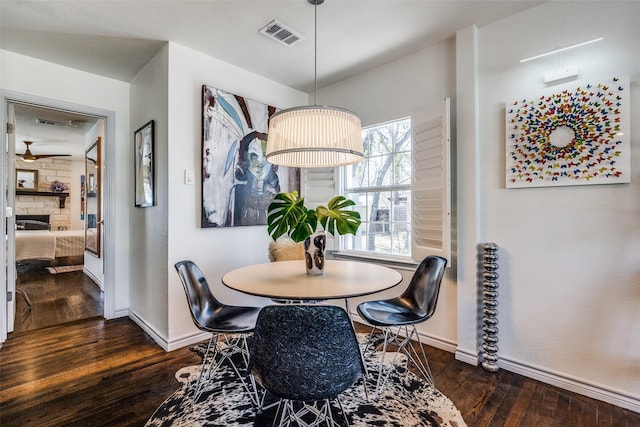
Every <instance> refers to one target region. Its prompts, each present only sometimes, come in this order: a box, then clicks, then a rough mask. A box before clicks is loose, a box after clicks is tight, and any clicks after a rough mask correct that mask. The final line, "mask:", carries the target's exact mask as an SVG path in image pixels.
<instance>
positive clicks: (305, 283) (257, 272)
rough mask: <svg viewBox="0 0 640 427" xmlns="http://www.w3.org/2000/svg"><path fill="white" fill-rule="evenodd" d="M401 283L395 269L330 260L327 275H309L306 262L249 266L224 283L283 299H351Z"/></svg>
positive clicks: (227, 274) (230, 276) (264, 295)
mask: <svg viewBox="0 0 640 427" xmlns="http://www.w3.org/2000/svg"><path fill="white" fill-rule="evenodd" d="M401 281H402V275H401V274H400V273H398V272H397V271H396V270H393V269H391V268H388V267H384V266H381V265H377V264H369V263H365V262H357V261H342V260H327V261H326V263H325V271H324V274H322V275H319V276H310V275H308V274H307V270H306V269H305V264H304V261H297V260H296V261H278V262H268V263H264V264H256V265H249V266H246V267H241V268H238V269H236V270H233V271H230V272H228V273H226V274H225V275H224V276H223V277H222V283H224V284H225V285H226V286H227V287H229V288H231V289H234V290H236V291H240V292H243V293H246V294H250V295H257V296H261V297H267V298H282V299H309V300H312V299H332V298H351V297H357V296H362V295H368V294H372V293H375V292H380V291H383V290H385V289H389V288H391V287H393V286H395V285H397V284H398V283H400V282H401Z"/></svg>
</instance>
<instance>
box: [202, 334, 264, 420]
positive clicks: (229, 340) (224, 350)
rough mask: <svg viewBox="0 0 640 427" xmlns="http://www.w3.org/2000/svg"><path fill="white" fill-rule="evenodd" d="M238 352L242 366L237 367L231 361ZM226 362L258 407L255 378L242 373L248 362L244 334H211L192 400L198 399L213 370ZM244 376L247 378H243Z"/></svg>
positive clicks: (247, 348)
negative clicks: (222, 341) (221, 339)
mask: <svg viewBox="0 0 640 427" xmlns="http://www.w3.org/2000/svg"><path fill="white" fill-rule="evenodd" d="M220 335H222V337H223V340H224V343H223V344H224V346H221V345H220ZM237 353H239V354H240V357H241V360H240V363H242V364H243V365H244V367H241V368H239V367H238V364H237V363H236V362H234V361H233V358H232V357H233V355H234V354H237ZM225 361H226V362H228V363H229V364H230V365H231V368H232V369H233V371H234V373H235V374H236V376H237V378H238V379H239V380H240V382H241V383H242V386H243V387H244V388H245V390H246V391H247V393H248V394H249V398H250V399H251V403H252V404H253V405H254V406H255V407H256V408H259V407H260V404H261V402H260V399H259V393H258V388H257V385H256V384H255V380H254V379H253V377H252V376H250V375H248V374H243V372H241V371H244V372H246V371H247V369H246V367H247V366H248V364H249V346H248V343H247V336H246V334H239V335H236V336H232V337H229V336H227V335H225V334H213V335H211V338H210V339H209V344H208V345H207V350H206V352H205V355H204V357H203V359H202V365H201V370H200V375H199V376H198V380H197V381H196V384H195V386H194V387H193V388H194V392H193V396H192V402H193V403H195V402H197V401H198V399H199V398H200V396H201V395H202V392H203V391H204V388H205V385H206V383H207V382H208V381H209V380H210V379H211V378H212V377H213V375H214V374H215V372H216V371H217V370H218V368H220V366H222V364H223V363H224V362H225ZM245 376H246V377H247V378H245Z"/></svg>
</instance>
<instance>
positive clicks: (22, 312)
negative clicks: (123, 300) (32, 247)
mask: <svg viewBox="0 0 640 427" xmlns="http://www.w3.org/2000/svg"><path fill="white" fill-rule="evenodd" d="M16 288H17V289H18V290H19V292H17V293H16V317H15V325H14V332H24V331H30V330H34V329H40V328H46V327H48V326H52V325H58V324H61V323H66V322H72V321H74V320H80V319H87V318H91V317H101V316H102V315H103V313H104V311H103V307H104V299H103V292H102V291H101V290H100V288H99V287H98V285H97V284H96V283H95V282H94V281H93V280H91V278H90V277H89V276H87V275H85V274H84V273H83V272H82V271H73V272H67V273H59V274H51V273H49V272H48V271H47V270H46V268H45V266H44V265H42V264H40V263H37V262H32V263H30V264H29V265H21V266H19V268H18V280H17V283H16ZM27 301H29V302H30V303H31V306H29V305H28V304H27Z"/></svg>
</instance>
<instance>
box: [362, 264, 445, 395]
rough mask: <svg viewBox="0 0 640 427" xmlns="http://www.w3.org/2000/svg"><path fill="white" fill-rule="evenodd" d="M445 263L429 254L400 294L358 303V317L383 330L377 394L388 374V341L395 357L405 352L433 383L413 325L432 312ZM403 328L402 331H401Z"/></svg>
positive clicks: (422, 320)
mask: <svg viewBox="0 0 640 427" xmlns="http://www.w3.org/2000/svg"><path fill="white" fill-rule="evenodd" d="M446 266H447V260H446V259H444V258H442V257H439V256H428V257H426V258H425V259H423V260H422V262H421V263H420V265H419V266H418V268H417V269H416V271H415V273H414V274H413V277H412V278H411V282H410V283H409V286H407V288H406V289H405V290H404V292H403V293H402V294H401V295H399V296H397V297H395V298H392V299H386V300H378V301H367V302H363V303H361V304H359V305H358V313H359V314H360V317H362V318H363V319H365V320H366V321H367V322H368V323H369V324H371V325H373V326H374V329H373V330H372V334H373V331H375V329H376V328H380V329H382V331H383V333H384V343H383V348H382V356H381V361H380V369H379V371H378V372H379V374H378V380H377V382H376V394H377V393H378V391H379V390H380V388H381V387H382V386H383V385H384V382H385V381H386V380H387V378H388V376H389V372H388V371H387V372H386V373H384V372H383V364H384V359H385V355H386V352H387V346H388V345H389V344H393V345H396V346H397V350H396V353H395V356H394V359H393V360H394V361H395V359H396V357H397V356H398V354H399V353H404V354H405V355H406V356H407V362H409V361H410V362H412V363H413V364H414V365H415V366H416V367H417V368H418V370H419V371H420V373H421V374H422V375H423V376H424V378H425V379H426V380H427V381H428V382H429V383H430V384H432V385H433V376H432V375H431V369H429V363H428V362H427V355H426V354H425V352H424V348H423V347H422V342H420V335H418V331H417V330H416V325H417V324H418V323H422V322H424V321H426V320H428V319H429V318H431V316H433V313H435V311H436V304H437V302H438V294H439V292H440V283H441V282H442V277H443V276H444V272H445V267H446ZM409 327H411V328H409ZM392 328H393V329H395V331H394V330H392ZM409 329H410V330H409ZM402 332H404V333H403V334H401V333H402ZM413 337H415V339H416V340H417V341H418V346H419V348H420V351H421V354H422V360H421V358H420V355H419V354H418V352H417V351H416V349H415V348H414V346H413V345H412V344H411V340H412V338H413ZM370 338H371V336H370ZM369 341H371V339H370V340H369ZM365 351H366V349H365Z"/></svg>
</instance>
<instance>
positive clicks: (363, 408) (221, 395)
mask: <svg viewBox="0 0 640 427" xmlns="http://www.w3.org/2000/svg"><path fill="white" fill-rule="evenodd" d="M192 350H194V351H196V352H198V353H199V354H201V355H202V354H203V353H204V352H203V348H202V347H201V346H196V347H193V348H192ZM379 356H380V353H377V354H375V355H373V356H371V355H368V356H367V369H368V370H369V379H367V381H366V383H367V384H366V387H367V393H368V397H369V400H367V396H366V395H365V391H364V388H363V380H359V381H358V382H357V383H356V384H354V386H353V387H351V388H350V389H349V390H347V391H346V392H344V393H342V394H341V395H340V401H341V402H342V406H343V408H344V411H345V412H346V414H347V418H348V420H349V424H350V425H351V426H361V427H365V426H385V427H387V426H396V427H408V426H415V427H418V426H441V427H464V426H466V424H465V422H464V420H463V419H462V415H461V414H460V411H458V409H457V408H456V407H455V405H454V404H453V403H452V402H451V401H450V400H449V399H448V398H447V397H446V396H445V395H443V394H442V393H441V392H440V391H438V390H437V389H435V388H433V387H431V386H430V385H428V384H427V383H426V382H425V381H423V380H421V379H420V378H419V377H417V376H415V375H413V374H412V373H406V372H405V368H404V367H403V366H404V364H403V363H402V362H401V361H400V362H399V361H396V368H397V369H396V370H394V371H393V372H392V374H391V376H390V377H389V380H388V381H387V384H386V385H385V387H384V388H383V391H382V392H381V393H380V396H379V397H378V398H375V396H374V395H373V394H374V390H375V381H374V380H373V379H372V378H376V376H377V373H378V363H379ZM388 359H392V357H391V358H388ZM398 359H399V358H398ZM386 363H387V361H385V364H386ZM199 370H200V367H199V366H188V367H186V368H182V369H180V370H179V371H178V372H177V373H176V379H177V380H178V381H179V382H180V383H182V386H181V388H180V389H179V390H178V391H176V392H175V393H173V394H172V395H171V396H170V397H169V398H168V399H167V400H165V401H164V403H162V405H160V407H158V409H156V411H155V412H154V414H153V415H152V416H151V418H149V420H148V421H147V423H146V427H156V426H184V427H186V426H189V427H192V426H226V427H232V426H233V427H235V426H255V427H262V426H271V425H272V422H273V418H274V416H275V412H276V409H275V407H274V408H272V409H269V410H265V411H264V412H262V413H261V414H257V413H256V410H255V408H254V406H253V405H252V404H251V399H250V398H249V395H248V394H247V392H246V391H245V389H244V388H243V386H242V385H241V383H240V381H239V380H238V379H237V378H236V376H235V375H234V374H233V371H232V369H231V367H228V366H226V365H225V366H223V367H222V368H221V370H219V371H218V372H217V376H216V377H215V378H216V379H215V380H214V381H211V382H210V384H209V385H208V386H207V388H206V389H205V391H204V392H203V393H202V396H201V397H200V398H199V399H198V401H197V402H196V403H192V399H191V396H192V392H193V389H192V387H193V385H192V384H190V382H191V381H193V380H194V379H197V375H198V373H199ZM332 410H333V411H334V419H335V420H336V421H337V422H342V423H344V417H343V416H342V414H341V413H340V412H339V409H338V406H337V404H336V405H335V407H333V409H332Z"/></svg>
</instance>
